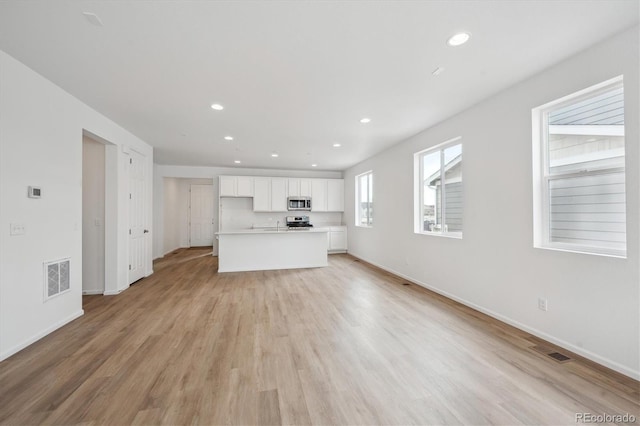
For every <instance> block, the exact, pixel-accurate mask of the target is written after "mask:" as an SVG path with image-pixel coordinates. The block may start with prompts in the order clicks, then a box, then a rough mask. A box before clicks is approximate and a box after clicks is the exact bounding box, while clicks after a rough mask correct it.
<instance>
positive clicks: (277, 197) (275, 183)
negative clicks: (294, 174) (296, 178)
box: [271, 178, 287, 212]
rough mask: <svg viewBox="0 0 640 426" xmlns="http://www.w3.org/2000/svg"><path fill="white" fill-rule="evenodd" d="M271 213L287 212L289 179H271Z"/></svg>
mask: <svg viewBox="0 0 640 426" xmlns="http://www.w3.org/2000/svg"><path fill="white" fill-rule="evenodd" d="M271 211H272V212H286V211H287V179H286V178H271Z"/></svg>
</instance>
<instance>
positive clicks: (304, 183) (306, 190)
mask: <svg viewBox="0 0 640 426" xmlns="http://www.w3.org/2000/svg"><path fill="white" fill-rule="evenodd" d="M300 196H301V197H311V179H300Z"/></svg>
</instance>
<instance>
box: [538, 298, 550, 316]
mask: <svg viewBox="0 0 640 426" xmlns="http://www.w3.org/2000/svg"><path fill="white" fill-rule="evenodd" d="M538 309H540V310H541V311H545V312H546V311H548V310H549V305H548V303H547V299H543V298H542V297H539V298H538Z"/></svg>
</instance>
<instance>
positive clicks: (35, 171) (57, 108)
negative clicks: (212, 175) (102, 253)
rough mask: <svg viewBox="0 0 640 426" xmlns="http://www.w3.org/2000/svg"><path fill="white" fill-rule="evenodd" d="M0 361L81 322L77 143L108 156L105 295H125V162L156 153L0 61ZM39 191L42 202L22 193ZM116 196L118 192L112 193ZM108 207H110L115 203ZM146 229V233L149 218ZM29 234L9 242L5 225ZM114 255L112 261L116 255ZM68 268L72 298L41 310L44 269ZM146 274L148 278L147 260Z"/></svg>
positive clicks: (12, 63) (2, 57) (1, 57)
mask: <svg viewBox="0 0 640 426" xmlns="http://www.w3.org/2000/svg"><path fill="white" fill-rule="evenodd" d="M0 93H1V96H0V200H1V204H0V230H1V231H0V360H1V359H4V358H6V357H8V356H10V355H12V354H13V353H15V352H17V351H18V350H20V349H22V348H23V347H25V346H27V345H29V344H30V343H32V342H34V341H36V340H37V339H39V338H41V337H42V336H44V335H46V334H48V333H50V332H51V331H53V330H55V329H56V328H58V327H60V326H62V325H64V324H66V323H67V322H69V321H71V320H73V319H74V318H76V317H78V316H80V315H82V313H83V311H82V135H83V130H87V131H88V132H90V133H91V134H92V135H93V136H92V138H94V139H96V140H101V141H102V139H104V140H105V141H109V142H111V143H113V144H115V145H112V146H110V147H108V148H107V150H106V156H107V163H112V164H113V165H114V167H113V168H112V169H107V170H106V176H107V177H106V179H107V182H106V187H107V189H106V191H107V194H111V193H112V194H115V196H113V197H110V196H109V195H108V197H110V200H109V201H110V204H109V207H108V208H107V210H108V211H107V213H106V214H107V216H106V217H105V222H106V224H105V226H106V227H107V229H109V227H111V228H112V229H113V232H111V233H109V234H107V236H106V245H107V250H108V251H109V248H114V250H112V254H113V258H109V253H106V256H107V266H106V268H107V271H106V272H107V279H106V283H105V287H106V291H111V292H113V293H117V292H119V291H122V290H123V289H126V288H127V287H128V282H127V274H128V208H127V201H128V176H127V171H128V156H127V154H126V153H125V151H126V150H129V149H135V150H136V151H138V152H140V153H142V154H144V155H145V158H146V161H147V163H148V167H147V169H148V170H149V173H148V176H147V182H148V184H149V185H148V186H149V191H148V200H147V204H148V205H149V206H150V205H151V178H152V164H153V150H152V148H151V147H150V146H149V145H147V144H146V143H144V142H143V141H141V140H140V139H138V138H137V137H135V136H134V135H132V134H131V133H129V132H127V131H126V130H124V129H123V128H121V127H120V126H118V125H117V124H115V123H114V122H112V121H111V120H109V119H107V118H106V117H104V116H103V115H101V114H99V113H97V112H96V111H94V110H92V109H91V108H89V107H88V106H86V105H85V104H83V103H82V102H80V101H79V100H78V99H76V98H74V97H73V96H71V95H69V94H68V93H66V92H65V91H63V90H62V89H61V88H59V87H57V86H56V85H54V84H53V83H51V82H50V81H48V80H47V79H45V78H44V77H42V76H40V75H38V74H36V73H35V72H34V71H32V70H30V69H29V68H27V67H26V66H25V65H23V64H21V63H20V62H18V61H16V60H15V59H13V58H12V57H10V56H9V55H7V54H5V53H4V52H0ZM29 185H39V186H42V190H43V196H42V198H41V199H39V200H36V199H29V198H27V186H29ZM110 189H114V191H112V192H111V191H110ZM111 198H113V199H111ZM147 210H148V211H149V218H147V219H148V222H149V224H150V223H151V218H150V216H151V209H147ZM11 223H21V224H24V225H25V228H26V234H25V235H21V236H9V224H11ZM116 250H117V251H116ZM63 257H69V258H70V259H71V271H70V272H71V274H70V275H71V290H70V291H69V292H67V293H64V294H62V295H60V296H58V297H55V298H53V299H50V300H48V301H47V302H44V301H43V291H44V290H43V283H44V277H43V262H45V261H48V260H53V259H59V258H63ZM146 263H147V271H148V272H149V273H150V272H151V271H152V261H151V251H150V244H149V255H148V256H147V262H146Z"/></svg>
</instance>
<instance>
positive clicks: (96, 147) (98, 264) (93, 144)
mask: <svg viewBox="0 0 640 426" xmlns="http://www.w3.org/2000/svg"><path fill="white" fill-rule="evenodd" d="M105 164H106V153H105V145H104V144H103V143H101V142H98V141H96V140H94V139H92V138H90V137H89V136H87V135H83V136H82V294H87V295H88V294H104V289H105V200H106V192H105Z"/></svg>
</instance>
